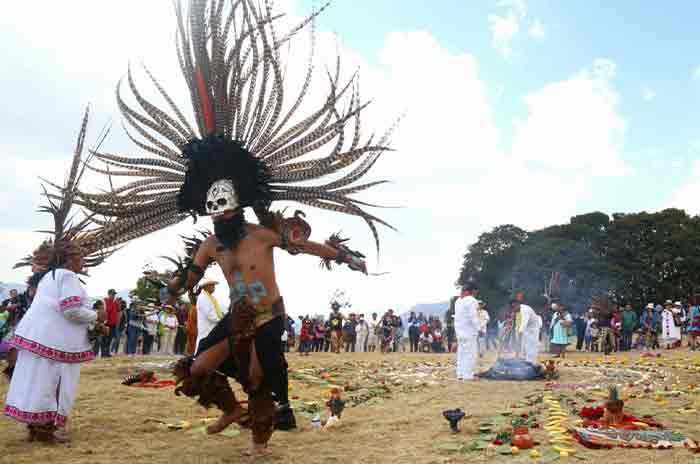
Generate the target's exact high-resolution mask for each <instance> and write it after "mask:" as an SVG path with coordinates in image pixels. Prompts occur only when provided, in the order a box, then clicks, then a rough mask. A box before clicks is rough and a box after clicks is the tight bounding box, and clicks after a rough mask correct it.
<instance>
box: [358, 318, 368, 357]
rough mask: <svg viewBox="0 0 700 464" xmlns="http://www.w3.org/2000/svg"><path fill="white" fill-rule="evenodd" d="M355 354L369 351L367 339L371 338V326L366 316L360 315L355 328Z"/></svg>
mask: <svg viewBox="0 0 700 464" xmlns="http://www.w3.org/2000/svg"><path fill="white" fill-rule="evenodd" d="M355 333H356V335H357V336H356V338H355V353H364V352H365V351H366V350H367V337H368V336H369V325H368V324H367V321H365V315H364V314H360V319H359V320H358V321H357V327H355Z"/></svg>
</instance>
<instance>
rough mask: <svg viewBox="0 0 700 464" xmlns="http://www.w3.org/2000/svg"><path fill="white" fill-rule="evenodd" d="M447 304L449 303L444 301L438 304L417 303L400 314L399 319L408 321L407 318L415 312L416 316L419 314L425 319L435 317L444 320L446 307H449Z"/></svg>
mask: <svg viewBox="0 0 700 464" xmlns="http://www.w3.org/2000/svg"><path fill="white" fill-rule="evenodd" d="M449 304H450V303H449V301H444V302H440V303H419V304H417V305H415V306H413V307H412V308H411V309H409V310H408V311H405V312H403V313H401V319H405V320H406V319H408V316H410V314H411V312H415V313H416V315H418V314H419V313H423V315H424V316H425V317H429V316H437V317H439V318H440V319H444V318H445V311H447V307H448V306H449Z"/></svg>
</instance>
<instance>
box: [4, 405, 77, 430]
mask: <svg viewBox="0 0 700 464" xmlns="http://www.w3.org/2000/svg"><path fill="white" fill-rule="evenodd" d="M4 414H5V415H6V416H8V417H11V418H13V419H15V420H17V421H19V422H23V423H25V424H54V425H56V427H65V426H66V420H67V419H68V418H67V417H66V416H62V415H60V414H58V413H56V412H54V411H47V412H27V411H20V410H19V409H17V408H15V407H14V406H5V410H4Z"/></svg>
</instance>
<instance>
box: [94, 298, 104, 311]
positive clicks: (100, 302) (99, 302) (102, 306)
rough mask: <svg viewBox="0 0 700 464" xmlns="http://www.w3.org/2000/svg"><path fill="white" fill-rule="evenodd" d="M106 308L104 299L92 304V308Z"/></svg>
mask: <svg viewBox="0 0 700 464" xmlns="http://www.w3.org/2000/svg"><path fill="white" fill-rule="evenodd" d="M101 308H104V303H103V302H102V300H97V301H95V302H94V303H93V304H92V309H101Z"/></svg>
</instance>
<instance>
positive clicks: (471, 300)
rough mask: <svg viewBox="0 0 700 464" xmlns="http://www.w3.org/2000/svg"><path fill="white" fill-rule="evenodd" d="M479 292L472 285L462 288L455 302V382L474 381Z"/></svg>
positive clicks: (474, 285)
mask: <svg viewBox="0 0 700 464" xmlns="http://www.w3.org/2000/svg"><path fill="white" fill-rule="evenodd" d="M478 294H479V290H478V288H477V286H476V284H474V283H468V284H466V285H465V286H464V290H463V291H462V295H461V296H460V298H458V299H457V301H456V302H455V334H456V335H457V380H474V368H475V367H476V358H477V352H478V343H477V337H478V336H479V313H478V311H479V303H478V302H477V300H476V296H478Z"/></svg>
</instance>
